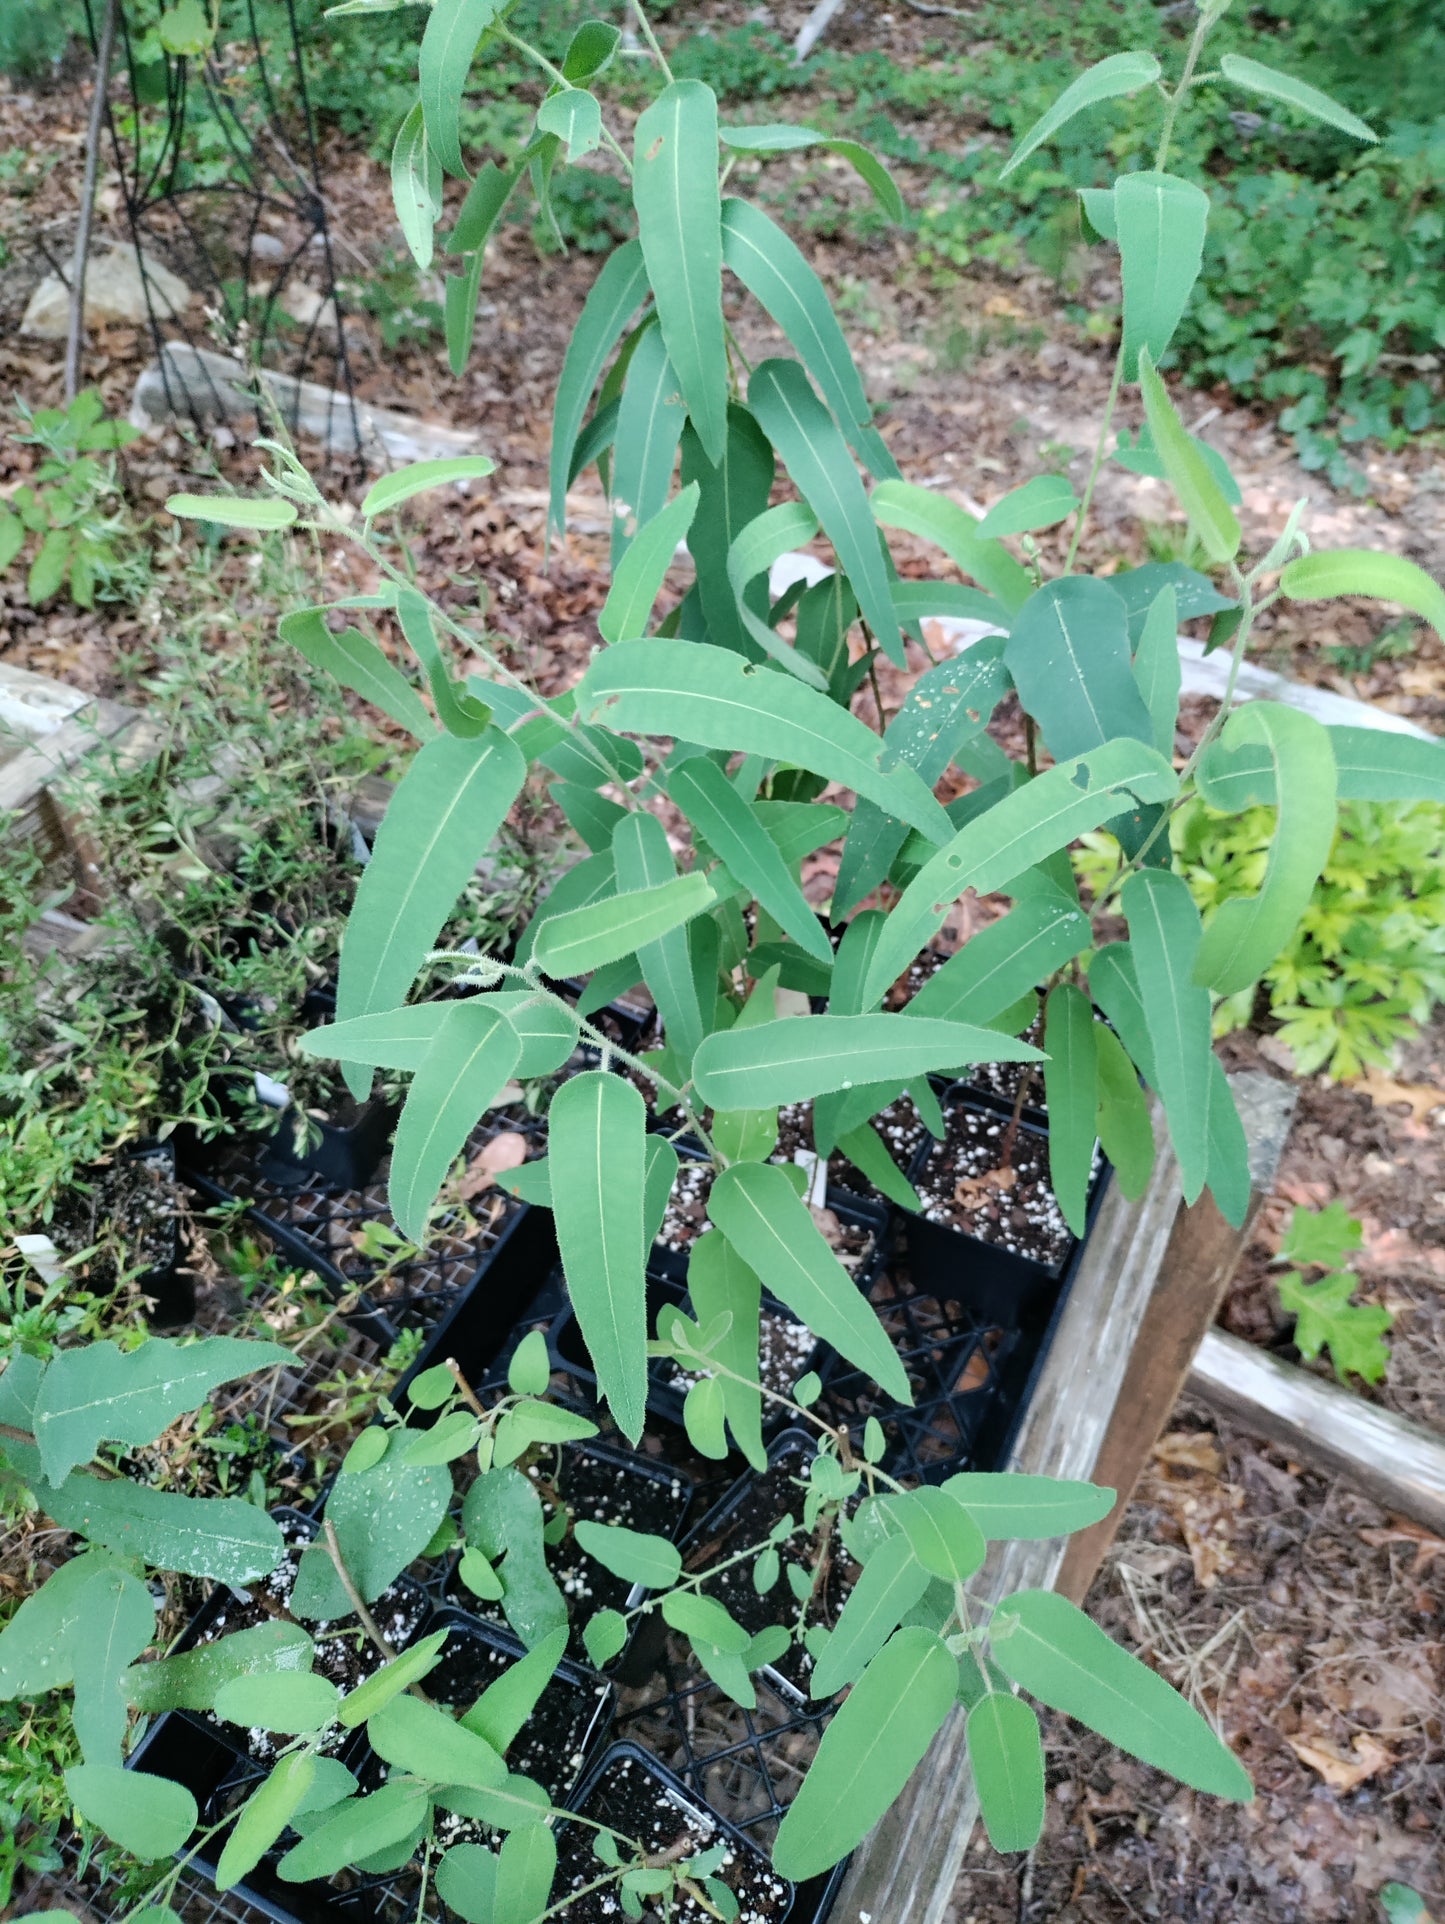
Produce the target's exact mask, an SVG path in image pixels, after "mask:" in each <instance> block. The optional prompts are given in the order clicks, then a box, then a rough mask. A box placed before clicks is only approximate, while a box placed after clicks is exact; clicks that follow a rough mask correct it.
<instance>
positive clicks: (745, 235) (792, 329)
mask: <svg viewBox="0 0 1445 1924" xmlns="http://www.w3.org/2000/svg"><path fill="white" fill-rule="evenodd" d="M722 236H723V260H724V262H725V263H726V264H727V266H728V267H730V268H731V269H732V271H733V273H734V274H736V275H737V277H738V279H739V280H740V281H741V282H742V283H743V285H744V287H746V288H747V290H748V292H749V293H750V294H752V295H754V296H755V297H756V299H757V300H759V301H760V302H761V303H762V305H763V306H764V307H765V308H766V309H767V311H768V313H769V314H771V315H772V317H773V319H774V320H775V321H776V322H777V324H778V326H779V327H780V328H781V329H782V330H783V332H784V334H786V335H787V337H788V339H789V341H791V342H792V344H793V347H794V348H795V349H796V351H797V353H798V356H799V358H800V359H801V361H802V363H803V365H804V367H806V368H807V370H808V372H809V374H811V375H812V377H813V379H814V380H815V381H816V382H817V384H818V387H819V389H820V390H821V392H822V395H823V399H824V400H825V401H826V402H827V403H828V406H829V407H830V408H831V409H832V410H833V412H834V414H835V415H836V416H837V418H838V425H839V426H840V427H841V428H842V430H843V433H844V435H845V436H846V438H847V440H848V443H849V445H850V446H851V447H852V449H853V451H854V452H855V453H856V454H857V456H858V458H859V460H861V461H862V463H863V465H864V466H865V467H866V468H867V469H868V471H869V473H870V474H872V475H874V476H876V478H877V479H878V480H880V481H886V480H890V479H896V478H897V475H898V464H897V462H896V461H895V460H894V459H893V456H892V455H891V454H890V453H889V451H888V447H887V444H886V442H885V441H884V440H883V437H882V436H881V435H880V434H879V433H878V431H877V429H876V428H875V427H874V426H873V425H872V419H873V411H872V409H871V408H870V407H869V405H868V396H867V393H866V392H865V390H864V387H863V377H862V376H861V375H860V374H859V372H858V368H857V365H856V363H855V362H854V360H853V356H852V354H851V353H850V352H849V348H848V343H847V341H846V339H845V338H844V335H843V330H842V328H841V327H840V326H839V325H838V319H837V316H836V315H835V314H834V312H833V305H832V302H831V301H830V300H829V299H828V296H827V293H826V292H825V290H824V287H823V283H822V282H821V281H820V280H819V279H818V276H817V275H816V274H815V273H814V272H813V269H812V268H811V267H810V266H809V265H808V263H807V261H806V260H805V259H804V258H803V256H802V254H801V253H800V252H799V250H798V249H797V247H795V246H794V244H793V242H792V241H791V240H790V239H789V238H788V236H787V235H786V234H785V233H784V232H783V230H782V228H780V227H779V226H777V225H776V223H775V222H774V221H772V220H770V219H769V218H768V216H767V215H766V214H765V213H763V212H762V210H761V209H760V208H757V207H754V206H752V204H751V203H750V202H748V201H744V200H735V199H732V198H729V199H727V200H725V201H724V202H723V206H722Z"/></svg>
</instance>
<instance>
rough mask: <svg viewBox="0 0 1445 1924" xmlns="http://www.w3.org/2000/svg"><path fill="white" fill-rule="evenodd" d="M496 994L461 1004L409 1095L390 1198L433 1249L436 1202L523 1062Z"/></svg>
mask: <svg viewBox="0 0 1445 1924" xmlns="http://www.w3.org/2000/svg"><path fill="white" fill-rule="evenodd" d="M491 1000H492V998H491V997H490V996H475V997H473V998H471V999H470V1000H468V1001H465V1002H457V1003H453V1004H452V1006H451V1007H450V1008H449V1009H448V1010H447V1014H446V1019H445V1021H444V1022H443V1023H442V1024H441V1026H440V1027H439V1028H438V1030H437V1033H436V1040H435V1041H434V1042H433V1043H432V1045H431V1047H430V1048H429V1049H428V1050H427V1052H426V1054H425V1056H423V1058H422V1061H421V1065H420V1067H419V1068H418V1069H417V1072H416V1074H415V1075H414V1076H413V1078H412V1083H411V1088H410V1089H409V1090H408V1091H407V1097H406V1102H405V1104H404V1105H403V1108H402V1112H401V1120H400V1121H399V1122H398V1123H397V1126H396V1142H395V1144H394V1146H393V1148H392V1154H391V1175H390V1180H389V1184H388V1189H387V1199H388V1201H389V1202H390V1204H391V1212H392V1214H393V1215H394V1216H395V1217H396V1220H397V1225H398V1227H399V1228H400V1229H401V1231H402V1234H403V1235H405V1236H407V1237H408V1238H410V1240H411V1241H412V1242H414V1243H417V1244H422V1243H425V1241H426V1235H427V1222H428V1219H429V1217H430V1213H431V1207H432V1204H433V1203H434V1202H435V1201H436V1199H437V1196H438V1194H439V1193H440V1190H441V1186H442V1184H443V1183H444V1182H445V1181H446V1177H447V1171H448V1170H449V1169H450V1168H451V1166H452V1163H453V1162H454V1161H455V1159H456V1157H457V1156H458V1155H460V1154H461V1151H462V1148H463V1146H464V1144H465V1143H466V1140H467V1137H468V1136H469V1135H470V1134H471V1132H472V1130H473V1129H474V1128H475V1127H476V1125H477V1122H478V1120H479V1118H480V1117H481V1116H482V1115H483V1114H484V1113H485V1111H486V1110H488V1109H489V1108H490V1107H491V1106H492V1104H493V1103H494V1102H495V1101H496V1099H497V1097H498V1095H499V1094H500V1092H501V1090H502V1088H503V1086H504V1084H505V1083H506V1082H507V1081H508V1079H509V1078H510V1077H511V1076H512V1075H513V1074H515V1072H516V1068H517V1064H518V1063H519V1062H520V1061H521V1057H522V1044H521V1041H520V1039H519V1037H518V1035H517V1032H516V1030H515V1029H514V1028H513V1027H512V1025H511V1023H510V1022H508V1020H507V1018H506V1016H505V1015H503V1013H502V1012H501V1010H500V1009H496V1008H489V1007H488V1006H487V1005H488V1003H489V1002H490V1001H491Z"/></svg>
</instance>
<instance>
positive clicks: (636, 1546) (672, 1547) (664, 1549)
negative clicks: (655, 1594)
mask: <svg viewBox="0 0 1445 1924" xmlns="http://www.w3.org/2000/svg"><path fill="white" fill-rule="evenodd" d="M573 1535H574V1536H575V1537H576V1539H577V1542H578V1545H579V1546H580V1547H581V1548H582V1549H583V1550H585V1551H586V1552H587V1554H588V1556H589V1557H596V1559H597V1561H598V1562H599V1563H600V1564H601V1565H602V1567H603V1569H604V1570H610V1571H611V1572H612V1574H613V1576H614V1577H621V1578H622V1579H623V1580H624V1582H627V1583H640V1584H643V1585H644V1586H645V1587H646V1588H647V1589H649V1590H670V1589H671V1588H672V1586H673V1584H675V1583H676V1582H677V1580H678V1578H679V1577H680V1576H681V1575H682V1556H681V1553H680V1552H679V1550H678V1548H677V1545H676V1544H675V1543H669V1542H668V1540H667V1538H666V1537H659V1536H653V1535H650V1534H648V1533H647V1532H645V1531H642V1530H629V1529H626V1528H625V1527H624V1526H623V1525H622V1524H620V1523H591V1522H588V1521H587V1520H586V1519H583V1520H582V1521H581V1522H579V1523H578V1524H577V1525H576V1526H575V1528H574V1530H573Z"/></svg>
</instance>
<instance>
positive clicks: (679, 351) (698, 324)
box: [632, 80, 728, 462]
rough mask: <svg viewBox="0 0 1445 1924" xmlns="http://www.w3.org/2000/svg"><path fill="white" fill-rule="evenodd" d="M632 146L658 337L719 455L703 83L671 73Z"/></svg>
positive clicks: (714, 455) (720, 365)
mask: <svg viewBox="0 0 1445 1924" xmlns="http://www.w3.org/2000/svg"><path fill="white" fill-rule="evenodd" d="M633 152H634V162H633V176H632V196H633V202H634V204H635V206H636V208H637V226H638V234H639V238H640V239H641V242H642V251H643V254H644V256H645V257H646V260H647V273H648V279H649V280H650V281H651V283H652V291H653V297H654V298H655V300H656V302H657V316H658V320H659V322H660V324H661V327H662V338H663V340H664V341H665V342H666V344H667V352H668V356H669V358H670V359H671V361H672V365H673V367H674V368H676V370H677V377H678V380H679V381H680V382H681V384H682V391H683V394H684V395H685V397H686V399H687V409H688V413H689V415H690V416H691V419H692V424H693V426H694V427H695V428H696V429H697V436H698V439H699V440H700V441H701V442H702V445H703V448H704V450H705V452H706V454H707V457H708V459H709V460H710V461H713V462H718V461H721V460H722V457H723V449H724V447H725V445H726V441H727V407H728V371H727V343H726V338H725V335H724V330H723V313H722V226H721V221H722V210H721V203H720V200H719V195H718V170H717V101H716V99H715V97H714V95H713V92H712V89H711V88H710V87H707V86H704V84H703V83H702V81H700V80H679V81H674V82H673V84H672V85H671V86H670V87H668V88H666V89H665V90H664V92H663V93H662V94H660V95H659V96H658V98H657V99H656V100H655V101H654V102H653V103H652V105H651V106H650V107H648V108H646V109H645V110H644V111H643V113H642V115H641V116H640V117H639V119H638V122H637V133H636V136H635V139H634V143H633Z"/></svg>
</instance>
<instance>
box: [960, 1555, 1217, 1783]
mask: <svg viewBox="0 0 1445 1924" xmlns="http://www.w3.org/2000/svg"><path fill="white" fill-rule="evenodd" d="M989 1648H990V1652H991V1654H992V1656H993V1658H994V1660H995V1662H997V1663H998V1664H999V1666H1000V1667H1001V1668H1002V1669H1003V1670H1004V1672H1005V1673H1006V1674H1007V1675H1008V1676H1009V1677H1011V1678H1012V1679H1013V1681H1014V1682H1015V1683H1018V1684H1022V1685H1023V1687H1024V1689H1025V1690H1027V1691H1028V1692H1029V1694H1030V1695H1031V1696H1034V1697H1037V1698H1038V1699H1039V1701H1040V1702H1041V1703H1045V1704H1047V1705H1048V1706H1049V1708H1050V1709H1051V1710H1062V1711H1063V1712H1064V1713H1065V1715H1066V1716H1070V1717H1077V1718H1078V1720H1079V1722H1080V1723H1082V1724H1086V1725H1087V1726H1088V1728H1089V1729H1090V1730H1094V1731H1097V1732H1098V1734H1099V1735H1100V1736H1101V1737H1106V1738H1107V1739H1108V1740H1109V1742H1110V1743H1113V1744H1117V1745H1118V1746H1119V1748H1120V1749H1121V1750H1127V1751H1128V1752H1129V1753H1130V1754H1131V1755H1132V1756H1135V1757H1142V1758H1143V1760H1144V1762H1145V1763H1148V1764H1153V1765H1155V1766H1156V1767H1157V1768H1158V1769H1160V1770H1167V1771H1168V1772H1169V1774H1170V1776H1171V1777H1177V1778H1178V1779H1179V1780H1180V1781H1181V1783H1186V1784H1190V1785H1192V1786H1193V1787H1194V1789H1195V1790H1203V1791H1208V1792H1209V1793H1210V1794H1211V1795H1212V1796H1215V1797H1227V1798H1229V1799H1231V1800H1232V1801H1235V1802H1243V1803H1247V1802H1249V1800H1250V1799H1251V1798H1252V1797H1253V1795H1254V1792H1253V1789H1252V1787H1251V1785H1250V1781H1249V1778H1248V1776H1247V1774H1246V1773H1245V1771H1244V1769H1243V1767H1242V1766H1241V1765H1240V1763H1239V1762H1238V1760H1237V1759H1236V1758H1235V1757H1234V1756H1232V1755H1231V1753H1230V1751H1229V1750H1228V1749H1227V1747H1226V1746H1225V1745H1224V1744H1223V1743H1222V1742H1221V1741H1220V1739H1219V1738H1218V1737H1216V1736H1215V1734H1214V1732H1213V1731H1212V1730H1211V1729H1210V1727H1209V1725H1208V1724H1207V1723H1206V1722H1205V1721H1204V1719H1203V1717H1201V1716H1200V1714H1199V1712H1198V1711H1197V1710H1195V1709H1194V1707H1193V1706H1192V1705H1191V1704H1188V1703H1186V1702H1185V1700H1184V1699H1183V1698H1182V1697H1181V1696H1180V1695H1179V1694H1178V1692H1177V1691H1175V1690H1171V1689H1170V1687H1169V1685H1168V1684H1167V1683H1165V1681H1164V1679H1163V1678H1162V1677H1160V1676H1158V1675H1157V1674H1156V1673H1155V1672H1154V1671H1152V1670H1150V1669H1149V1668H1148V1666H1147V1665H1146V1664H1143V1663H1141V1662H1140V1661H1139V1659H1138V1658H1137V1657H1134V1656H1131V1655H1130V1654H1129V1652H1128V1651H1127V1650H1121V1649H1120V1648H1119V1646H1118V1644H1116V1643H1114V1642H1113V1641H1112V1640H1111V1639H1110V1638H1109V1637H1107V1636H1105V1634H1104V1632H1103V1631H1102V1630H1100V1629H1099V1628H1098V1626H1097V1625H1096V1624H1094V1623H1091V1622H1090V1621H1089V1619H1088V1618H1087V1617H1086V1616H1085V1615H1084V1613H1083V1611H1082V1610H1080V1609H1079V1608H1078V1607H1077V1605H1075V1604H1072V1603H1070V1602H1069V1601H1068V1599H1067V1598H1066V1597H1061V1596H1060V1595H1059V1594H1058V1593H1057V1592H1056V1591H1053V1590H1021V1591H1019V1592H1018V1593H1017V1595H1015V1596H1011V1597H1008V1598H1006V1599H1005V1600H1004V1602H1003V1603H1001V1604H1000V1606H999V1608H998V1610H997V1611H996V1612H995V1614H994V1618H993V1623H992V1628H991V1632H990V1637H989Z"/></svg>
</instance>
